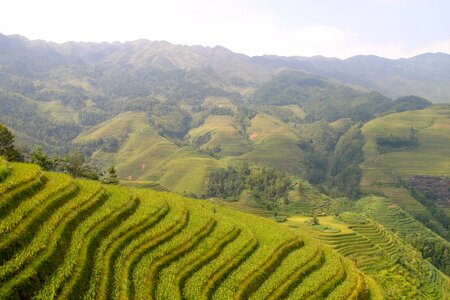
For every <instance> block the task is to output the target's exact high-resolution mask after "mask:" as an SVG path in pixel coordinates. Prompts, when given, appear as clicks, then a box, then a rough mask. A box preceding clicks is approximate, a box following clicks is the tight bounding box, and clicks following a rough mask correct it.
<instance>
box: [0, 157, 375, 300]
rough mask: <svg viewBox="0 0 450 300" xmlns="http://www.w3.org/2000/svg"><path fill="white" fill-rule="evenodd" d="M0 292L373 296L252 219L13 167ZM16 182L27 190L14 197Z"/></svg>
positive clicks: (305, 244)
mask: <svg viewBox="0 0 450 300" xmlns="http://www.w3.org/2000/svg"><path fill="white" fill-rule="evenodd" d="M10 167H11V168H12V173H11V175H10V176H11V177H12V176H17V175H18V174H23V171H24V170H28V171H31V170H33V172H28V174H33V175H30V176H29V177H28V178H26V177H21V178H22V179H23V181H30V180H36V179H38V177H39V176H41V177H43V178H45V179H46V180H47V182H46V183H45V184H44V185H41V186H40V187H35V188H31V187H27V186H26V185H23V184H22V185H18V184H16V183H15V181H12V180H10V178H6V180H4V181H2V182H1V183H0V192H1V196H2V199H1V202H0V203H1V204H4V203H5V197H6V196H7V195H10V194H11V193H13V194H14V193H15V194H16V195H17V196H16V197H13V198H10V199H9V200H8V206H1V207H0V213H1V214H2V216H3V219H2V223H1V227H0V264H1V268H0V283H1V285H0V295H1V297H2V298H5V299H6V298H10V299H11V298H31V297H34V298H36V299H52V298H71V299H81V298H89V299H129V298H139V299H168V298H170V299H211V298H212V299H236V298H237V299H248V298H254V299H261V297H263V298H268V299H280V298H287V299H298V298H305V297H310V298H327V299H369V298H373V299H380V297H381V295H380V294H378V293H377V291H378V290H377V289H376V287H375V286H374V285H373V283H370V285H368V282H371V281H370V280H369V279H368V278H367V277H365V276H364V275H363V274H362V273H360V272H359V271H358V270H357V269H356V268H355V266H354V265H353V264H352V263H351V262H350V261H349V260H347V259H345V258H343V257H342V256H340V255H339V254H337V253H335V252H334V251H332V250H331V249H329V248H327V247H324V246H322V245H321V244H319V243H317V242H314V241H313V240H311V239H310V238H308V237H307V236H303V235H299V234H297V233H295V232H294V231H291V230H289V229H287V228H283V227H282V226H280V225H277V224H276V223H273V222H270V221H268V220H265V219H263V218H260V217H256V216H252V215H247V214H243V213H240V212H236V211H233V210H230V209H227V208H224V207H220V206H216V205H213V204H210V203H207V202H204V201H194V200H190V199H186V198H183V197H180V196H177V195H175V194H171V193H164V192H155V191H151V190H139V189H128V188H124V187H114V186H102V185H101V184H99V183H98V182H93V181H83V180H73V179H72V178H70V177H68V176H65V175H60V174H52V173H42V172H40V171H39V170H38V168H36V167H35V166H33V165H21V164H11V165H10ZM18 189H23V190H24V191H25V190H26V191H27V192H26V193H24V192H21V193H20V195H19V194H17V193H16V191H17V190H18Z"/></svg>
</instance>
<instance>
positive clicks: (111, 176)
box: [102, 166, 119, 184]
mask: <svg viewBox="0 0 450 300" xmlns="http://www.w3.org/2000/svg"><path fill="white" fill-rule="evenodd" d="M102 182H103V183H106V184H119V177H117V173H116V168H114V166H111V167H109V169H108V172H107V174H106V176H105V177H103V179H102Z"/></svg>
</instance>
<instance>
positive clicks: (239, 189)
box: [205, 163, 291, 209]
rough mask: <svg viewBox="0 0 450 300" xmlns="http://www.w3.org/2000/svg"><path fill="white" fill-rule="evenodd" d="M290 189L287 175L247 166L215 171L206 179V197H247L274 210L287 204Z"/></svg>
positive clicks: (271, 169) (268, 168)
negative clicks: (280, 205) (282, 204)
mask: <svg viewBox="0 0 450 300" xmlns="http://www.w3.org/2000/svg"><path fill="white" fill-rule="evenodd" d="M290 188H291V183H290V180H289V177H288V176H287V175H286V174H285V173H284V172H281V171H279V170H276V169H274V168H270V167H262V166H252V167H249V165H248V164H246V163H244V164H242V165H239V166H228V167H227V168H226V169H222V168H220V169H216V170H213V171H212V172H211V173H210V174H209V176H208V177H207V179H206V183H205V197H220V198H225V199H227V198H232V199H239V198H245V199H244V200H247V201H250V202H252V203H256V204H257V205H259V206H262V207H264V208H266V209H275V208H276V207H277V205H278V204H279V203H280V202H282V203H287V201H288V192H289V190H290Z"/></svg>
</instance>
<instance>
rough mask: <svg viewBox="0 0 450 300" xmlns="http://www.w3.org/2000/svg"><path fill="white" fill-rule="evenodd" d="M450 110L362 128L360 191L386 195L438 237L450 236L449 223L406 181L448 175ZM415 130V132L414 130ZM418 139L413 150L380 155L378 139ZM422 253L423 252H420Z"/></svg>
mask: <svg viewBox="0 0 450 300" xmlns="http://www.w3.org/2000/svg"><path fill="white" fill-rule="evenodd" d="M449 116H450V107H449V106H448V105H438V106H432V107H430V108H427V109H424V110H414V111H405V112H402V113H397V114H391V115H387V116H384V117H381V118H377V119H374V120H372V121H370V122H368V123H366V124H365V125H364V126H363V127H362V133H363V135H364V137H365V141H366V143H365V145H364V148H363V150H364V162H363V163H362V164H361V169H362V178H361V182H360V188H361V190H362V191H363V192H364V193H372V194H379V195H383V196H385V197H387V198H389V199H392V201H393V202H394V203H396V204H397V205H399V206H400V207H401V208H403V209H404V210H406V211H407V212H409V213H410V214H411V215H412V216H414V218H416V219H418V220H420V221H424V224H426V225H428V227H429V228H431V229H432V230H434V231H435V232H436V233H438V234H439V235H441V236H443V237H446V238H447V239H448V237H449V236H450V234H449V231H448V228H446V226H447V225H446V222H442V220H438V219H437V218H436V217H435V216H434V215H433V214H434V213H431V210H429V209H428V208H427V207H426V206H424V205H423V204H422V203H420V202H419V201H418V200H416V199H414V197H413V196H411V193H410V191H409V190H408V189H406V188H405V186H404V184H403V181H404V180H406V179H407V178H408V177H410V176H414V175H433V176H444V177H445V176H449V175H450V173H449V168H448V165H449V164H450V150H449V149H450V142H449V141H450V134H449V133H450V131H449V130H448V128H449V126H450V119H449ZM411 128H414V129H411ZM391 134H392V135H393V136H394V137H398V138H401V139H402V140H411V139H413V140H416V139H417V141H418V142H417V143H418V145H417V147H415V148H414V149H410V148H409V149H402V148H400V149H396V151H393V152H386V153H380V151H379V149H378V147H377V139H378V138H379V137H386V136H389V135H391ZM419 250H420V251H422V249H419Z"/></svg>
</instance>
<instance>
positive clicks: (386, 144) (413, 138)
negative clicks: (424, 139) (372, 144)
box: [376, 127, 419, 153]
mask: <svg viewBox="0 0 450 300" xmlns="http://www.w3.org/2000/svg"><path fill="white" fill-rule="evenodd" d="M376 142H377V148H378V151H379V152H380V153H387V152H391V151H396V150H407V149H415V148H417V146H418V145H419V139H418V138H417V130H416V129H414V128H412V127H411V128H410V131H409V135H408V137H406V138H405V137H398V136H394V135H392V134H391V135H389V136H379V137H377V139H376Z"/></svg>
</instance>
